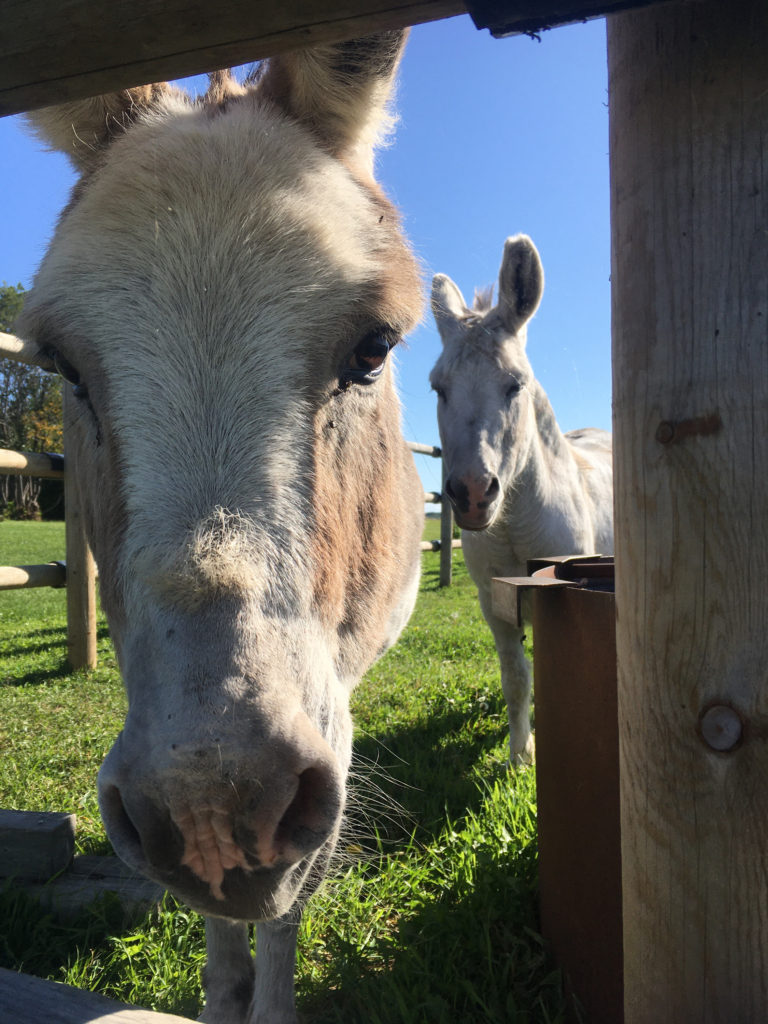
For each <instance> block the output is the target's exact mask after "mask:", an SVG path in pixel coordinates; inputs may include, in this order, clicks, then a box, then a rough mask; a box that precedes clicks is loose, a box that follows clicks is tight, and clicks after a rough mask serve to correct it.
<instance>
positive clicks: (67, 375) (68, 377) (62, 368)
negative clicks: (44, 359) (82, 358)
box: [50, 349, 88, 398]
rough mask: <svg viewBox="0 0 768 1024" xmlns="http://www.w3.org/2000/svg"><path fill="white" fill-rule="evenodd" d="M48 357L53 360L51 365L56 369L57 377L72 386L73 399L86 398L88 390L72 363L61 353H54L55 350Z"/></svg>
mask: <svg viewBox="0 0 768 1024" xmlns="http://www.w3.org/2000/svg"><path fill="white" fill-rule="evenodd" d="M50 356H51V358H52V359H53V365H54V366H55V367H56V372H57V373H58V375H59V376H60V377H62V378H63V379H64V380H65V381H66V382H67V383H68V384H71V385H72V394H73V395H74V396H75V398H87V397H88V388H87V387H86V386H85V384H84V383H83V381H82V379H81V377H80V374H79V373H78V371H77V370H76V369H75V367H74V366H73V365H72V363H70V362H69V360H68V359H65V358H64V356H63V355H62V354H61V352H58V351H56V349H54V350H52V351H51V352H50Z"/></svg>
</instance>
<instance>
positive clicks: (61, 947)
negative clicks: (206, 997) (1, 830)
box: [0, 883, 205, 1024]
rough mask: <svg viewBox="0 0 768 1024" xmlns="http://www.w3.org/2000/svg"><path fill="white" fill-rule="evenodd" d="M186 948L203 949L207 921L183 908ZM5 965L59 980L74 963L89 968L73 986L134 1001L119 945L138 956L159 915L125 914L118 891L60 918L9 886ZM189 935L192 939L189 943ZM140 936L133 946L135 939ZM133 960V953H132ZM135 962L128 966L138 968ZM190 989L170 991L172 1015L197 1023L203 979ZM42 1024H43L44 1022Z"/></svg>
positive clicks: (0, 954) (2, 903)
mask: <svg viewBox="0 0 768 1024" xmlns="http://www.w3.org/2000/svg"><path fill="white" fill-rule="evenodd" d="M162 906H163V907H166V908H167V909H169V910H170V911H171V912H172V914H173V915H174V917H178V915H177V914H176V913H175V912H176V910H177V904H176V901H175V900H173V898H172V897H169V896H166V897H165V900H164V902H163V904H162ZM181 911H182V913H181V917H182V919H183V926H182V927H183V929H184V930H185V931H186V934H184V936H183V945H184V946H185V947H189V946H190V945H191V946H193V947H195V948H197V949H201V948H202V947H203V945H204V941H205V939H204V934H203V925H202V921H201V920H200V921H199V922H198V921H197V919H194V920H192V921H191V924H190V919H191V915H190V914H189V913H188V912H187V911H186V910H185V908H181ZM0 921H2V927H1V928H0V967H5V968H7V969H9V970H13V971H23V972H24V973H26V974H33V975H36V976H37V977H40V978H50V979H52V980H54V981H63V980H67V978H66V973H65V972H66V971H67V970H68V969H70V968H71V965H73V964H77V963H78V962H79V963H80V964H83V965H85V973H84V974H83V975H82V976H79V977H78V978H77V979H76V980H74V981H73V980H72V979H69V983H70V984H76V985H77V986H78V987H82V988H88V989H91V990H92V991H98V992H101V993H102V994H103V995H107V996H109V997H110V998H112V999H118V1000H121V1001H125V1002H128V1003H131V1002H132V1001H133V999H132V994H131V992H130V991H127V992H121V991H120V988H121V985H123V984H124V977H125V976H130V975H131V974H133V973H134V972H133V971H131V970H130V969H126V963H125V956H124V954H122V958H121V950H120V947H121V946H122V945H124V944H125V943H127V944H128V945H129V946H133V947H134V948H133V950H132V952H133V954H134V955H135V954H136V952H138V951H139V950H140V949H141V947H142V945H143V941H144V940H143V939H142V938H141V935H142V934H144V935H146V934H147V933H150V932H152V930H154V931H157V930H158V926H157V922H158V912H157V910H151V911H148V912H146V913H144V914H141V915H139V914H136V913H132V914H131V913H126V911H125V909H124V907H123V906H122V904H121V903H120V900H119V899H118V897H117V896H116V895H115V894H114V893H107V894H105V895H104V896H102V897H100V898H99V899H98V900H96V901H94V902H93V903H92V904H91V905H90V906H89V907H86V908H84V909H82V910H81V911H79V912H78V913H76V914H69V915H67V916H59V915H57V914H55V913H53V912H52V911H51V910H49V909H46V908H45V907H44V906H42V905H41V904H40V903H39V902H38V900H36V899H35V898H33V897H32V896H30V895H29V894H28V893H27V892H26V891H25V890H24V888H23V883H8V884H6V885H5V887H4V888H3V889H2V890H0ZM190 933H192V937H191V939H190ZM132 936H137V937H138V938H136V939H135V941H133V942H132V939H131V937H132ZM127 959H128V960H129V961H130V960H131V953H129V954H128V958H127ZM133 966H134V965H133V963H132V962H131V963H130V965H129V967H131V968H132V967H133ZM185 988H186V991H181V992H178V993H173V992H170V993H169V994H168V995H169V999H170V1000H172V1001H173V1006H172V1007H169V1008H168V1009H167V1012H174V1013H177V1014H182V1015H185V1014H186V1015H187V1016H189V1017H190V1018H191V1019H194V1018H195V1017H196V1015H197V1014H198V1013H199V1011H200V988H199V980H198V978H197V977H196V976H195V977H194V979H193V983H192V984H191V985H190V984H187V985H186V986H185ZM41 1024H42V1022H41Z"/></svg>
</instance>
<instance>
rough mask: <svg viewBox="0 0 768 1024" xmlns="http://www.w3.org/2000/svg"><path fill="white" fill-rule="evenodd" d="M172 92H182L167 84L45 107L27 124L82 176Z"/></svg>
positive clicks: (35, 113)
mask: <svg viewBox="0 0 768 1024" xmlns="http://www.w3.org/2000/svg"><path fill="white" fill-rule="evenodd" d="M172 92H173V93H178V90H175V89H172V87H171V86H169V85H168V84H167V83H165V82H161V83H158V84H156V85H141V86H137V87H136V88H135V89H122V90H120V92H115V93H109V94H108V95H105V96H92V97H91V98H90V99H87V100H75V101H73V102H72V103H62V104H60V105H59V106H56V107H43V109H42V110H35V111H32V112H31V113H29V114H27V115H26V116H25V121H26V123H27V124H28V125H29V127H30V128H31V129H32V130H33V132H34V133H35V134H36V135H37V136H38V138H39V139H40V140H41V141H42V142H44V143H45V145H46V146H47V147H48V148H49V149H55V150H58V151H59V152H60V153H64V154H65V156H68V157H69V158H70V160H71V161H72V163H73V164H74V165H75V168H76V170H78V171H80V172H81V173H82V172H84V171H87V170H89V169H90V168H91V167H92V166H93V165H94V164H95V163H97V162H98V160H99V158H100V153H101V151H102V149H104V147H105V146H107V145H109V143H110V142H111V141H112V140H113V139H114V138H116V137H117V136H118V135H121V134H122V133H123V132H124V131H125V130H126V128H128V127H129V126H130V125H131V124H133V122H134V121H135V120H136V119H137V118H138V117H139V115H140V114H142V113H144V112H145V111H146V110H149V109H150V108H151V107H154V106H156V105H157V104H159V103H160V101H161V99H163V98H164V97H165V96H168V95H169V94H170V93H172ZM179 95H181V94H179Z"/></svg>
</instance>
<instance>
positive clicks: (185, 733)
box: [17, 33, 423, 1024]
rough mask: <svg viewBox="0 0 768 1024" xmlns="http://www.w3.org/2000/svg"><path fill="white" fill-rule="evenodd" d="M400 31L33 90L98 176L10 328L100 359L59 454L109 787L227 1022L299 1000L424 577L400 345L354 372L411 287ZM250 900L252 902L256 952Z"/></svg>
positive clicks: (81, 368)
mask: <svg viewBox="0 0 768 1024" xmlns="http://www.w3.org/2000/svg"><path fill="white" fill-rule="evenodd" d="M403 40H404V35H403V34H402V33H384V34H382V35H381V36H377V37H375V38H372V39H371V40H368V41H363V42H362V43H360V44H341V45H340V46H339V47H323V48H321V49H319V50H317V51H311V50H310V51H303V52H302V53H300V54H296V55H286V56H283V57H279V58H275V59H274V60H273V61H271V62H270V64H269V67H268V69H267V71H266V72H265V73H264V74H263V75H262V76H261V77H260V78H259V79H258V80H257V81H256V83H255V84H252V85H250V86H249V87H241V86H236V85H234V84H233V83H232V82H231V81H229V80H228V79H227V78H226V76H217V77H214V79H213V81H212V85H211V89H210V91H209V95H208V98H207V102H206V103H202V104H195V103H191V102H190V101H189V100H187V99H186V98H185V97H184V96H183V95H182V94H180V93H179V92H178V91H176V90H174V89H172V88H170V87H168V86H152V87H146V88H142V89H137V90H130V91H127V92H122V93H117V94H115V95H113V96H108V97H98V98H96V99H93V100H88V101H85V102H82V103H73V104H68V105H66V107H63V108H54V109H49V110H45V111H41V112H39V113H37V114H35V115H32V122H33V125H34V127H35V129H36V131H37V132H38V133H39V135H40V136H41V137H42V138H43V139H44V140H45V141H46V142H47V143H48V144H49V145H50V146H51V147H54V148H58V149H61V150H63V151H64V152H66V153H68V154H69V155H70V157H71V158H72V160H73V162H74V163H75V165H76V166H77V167H78V169H79V170H80V171H81V172H82V174H83V177H82V179H81V182H80V183H79V184H78V186H77V187H76V189H75V193H74V196H73V200H72V202H71V203H70V206H69V207H68V209H67V210H66V211H65V213H64V215H63V216H62V219H61V221H60V223H59V226H58V229H57V231H56V235H55V237H54V239H53V242H52V244H51V247H50V249H49V251H48V254H47V255H46V257H45V259H44V261H43V263H42V266H41V268H40V271H39V273H38V275H37V278H36V280H35V285H34V289H33V292H32V294H31V296H30V298H29V300H28V302H27V305H26V309H25V312H24V316H23V319H22V320H21V321H20V323H19V325H18V327H17V330H18V332H19V334H20V335H22V336H24V337H26V338H29V339H30V340H31V341H33V342H36V343H37V345H38V346H39V348H40V349H41V350H44V351H46V352H50V351H51V350H57V351H58V352H59V353H60V354H61V356H63V357H64V358H65V359H66V360H67V362H69V363H70V364H71V365H72V366H73V367H75V368H76V371H77V372H78V373H79V375H80V379H81V382H82V384H83V386H84V387H83V388H81V395H80V398H79V399H78V401H77V403H76V405H75V411H74V414H73V419H72V422H71V423H70V424H69V436H70V439H71V442H70V448H69V449H68V456H67V457H68V460H69V465H70V469H71V471H73V472H75V473H76V474H77V477H78V480H79V481H80V484H81V489H82V491H83V503H84V507H85V514H86V518H87V522H88V529H89V534H90V539H91V543H92V545H93V547H94V550H95V554H96V557H97V561H98V563H99V568H100V580H101V593H102V602H103V604H104V606H105V608H106V610H107V614H108V616H109V620H110V627H111V630H112V635H113V637H114V640H115V645H116V648H117V652H118V657H119V660H120V666H121V671H122V673H123V676H124V679H125V684H126V689H127V693H128V700H129V711H128V715H127V718H126V722H125V727H124V729H123V732H122V733H121V735H120V737H119V738H118V740H117V741H116V743H115V745H114V747H113V748H112V750H111V751H110V753H109V755H108V756H107V759H106V760H105V762H104V765H103V766H102V769H101V772H100V776H99V790H100V802H101V807H102V814H103V816H104V818H105V822H106V825H107V829H108V832H109V834H110V837H111V839H112V841H113V843H114V845H115V847H116V848H117V850H118V852H119V853H120V854H121V855H122V856H123V858H124V859H126V860H128V861H129V862H132V863H134V864H135V866H137V867H138V868H139V869H140V870H143V871H145V872H146V873H148V874H150V875H152V876H153V877H155V878H157V879H159V880H160V881H162V882H163V883H164V884H166V885H167V886H168V887H169V888H171V889H173V890H174V891H175V892H177V894H179V895H180V897H181V898H183V899H187V900H188V901H189V902H191V903H192V904H193V905H195V906H197V907H198V908H199V909H200V910H202V911H203V912H204V913H206V914H208V915H211V917H210V923H209V929H208V946H209V965H208V968H207V969H206V983H207V988H208V1001H207V1008H206V1011H205V1020H207V1021H210V1022H212V1024H266V1022H267V1021H268V1022H269V1024H291V1022H294V1021H295V1019H296V1017H295V1010H294V1005H293V986H292V972H293V960H294V951H295V941H296V927H297V921H298V919H299V916H300V913H301V907H302V905H303V903H304V901H305V900H306V899H307V897H308V896H309V895H310V894H311V892H312V891H313V890H314V888H316V886H317V885H318V884H319V881H320V879H321V877H322V875H323V873H324V871H325V868H326V865H327V863H328V861H329V859H330V857H331V856H332V854H333V849H334V845H335V842H336V837H337V835H338V829H339V822H340V817H341V814H342V812H343V807H344V801H345V783H346V774H347V770H348V767H349V761H350V756H351V721H350V715H349V706H348V704H349V691H350V688H351V687H352V686H354V685H355V684H356V683H357V681H358V680H359V679H360V676H361V675H362V673H363V672H364V671H365V669H366V668H367V667H368V665H369V664H371V663H372V662H373V660H375V658H376V657H377V656H378V655H379V654H380V653H381V652H382V651H383V650H384V649H386V647H387V646H388V645H389V644H390V643H391V642H393V641H394V639H395V638H396V636H397V634H398V633H399V631H400V629H401V628H402V627H403V625H404V624H405V621H406V620H407V617H408V615H409V614H410V611H411V608H412V607H413V603H414V600H415V594H416V584H417V580H418V569H419V538H420V532H421V524H422V522H423V493H422V489H421V485H420V483H419V479H418V476H417V474H416V471H415V468H414V466H413V461H412V459H411V457H410V454H409V453H407V452H406V450H405V446H404V443H403V441H402V436H401V434H400V424H399V406H398V402H397V398H396V395H395V391H394V385H393V380H392V369H391V366H390V365H389V363H388V364H387V365H386V366H385V369H384V372H383V373H382V374H381V376H380V377H379V378H378V379H376V380H375V381H373V382H370V383H368V384H358V383H353V384H351V385H350V386H349V387H348V388H346V389H345V388H343V387H341V386H340V380H341V379H342V377H343V372H344V369H345V367H347V366H348V365H349V364H350V361H351V360H352V359H353V355H354V349H355V346H356V345H358V344H359V343H361V342H362V341H364V339H365V338H366V337H367V336H369V335H370V334H372V333H373V334H376V333H382V332H384V333H385V334H386V336H387V338H389V339H393V340H396V339H397V337H398V336H399V335H402V334H403V333H405V332H406V331H407V330H408V329H409V328H410V327H411V326H412V325H413V323H414V322H415V321H416V320H417V319H418V316H419V314H420V305H421V298H420V282H419V275H418V270H417V267H416V264H415V262H414V260H413V258H412V256H411V255H410V252H409V250H408V248H407V245H406V244H405V242H404V240H403V239H402V237H401V236H400V233H399V229H398V225H397V217H396V214H395V212H394V210H393V209H392V208H391V207H390V206H389V204H388V203H387V202H386V200H385V199H384V197H383V196H382V194H381V193H380V191H379V190H378V187H377V186H376V185H375V184H374V183H373V181H372V178H371V168H372V160H373V143H374V141H375V140H376V138H377V137H378V136H379V135H380V133H381V131H382V130H383V129H386V127H387V126H388V124H389V117H388V113H387V101H388V98H389V95H390V93H391V90H392V87H393V76H394V72H395V70H396V67H397V62H398V59H399V53H400V49H401V47H402V44H403ZM390 362H391V360H390ZM85 392H87V394H86V393H85ZM372 547H374V548H375V550H371V548H372ZM365 558H370V559H371V560H372V562H371V565H370V566H368V565H366V566H365V570H364V571H363V569H362V567H361V564H360V563H361V561H362V560H363V559H365ZM257 869H258V870H257ZM286 915H287V917H286ZM233 919H236V920H239V921H241V922H242V921H244V920H249V919H250V920H258V921H259V922H260V923H259V927H258V961H257V964H256V967H255V968H254V966H253V964H252V962H251V957H250V952H249V949H248V943H247V929H246V926H245V925H244V924H242V923H238V924H235V923H233Z"/></svg>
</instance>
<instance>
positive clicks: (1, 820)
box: [0, 810, 75, 882]
mask: <svg viewBox="0 0 768 1024" xmlns="http://www.w3.org/2000/svg"><path fill="white" fill-rule="evenodd" d="M74 852H75V816H74V814H63V813H58V812H52V811H12V810H0V875H1V876H2V877H3V878H18V879H23V880H30V881H38V882H47V881H48V879H49V878H51V877H52V876H53V875H55V874H57V872H59V871H63V870H64V869H65V868H67V867H69V865H70V863H71V861H72V857H73V856H74Z"/></svg>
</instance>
